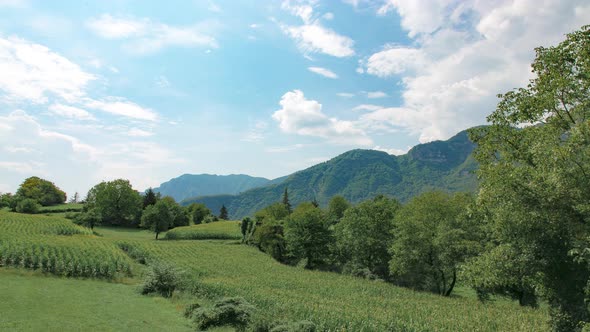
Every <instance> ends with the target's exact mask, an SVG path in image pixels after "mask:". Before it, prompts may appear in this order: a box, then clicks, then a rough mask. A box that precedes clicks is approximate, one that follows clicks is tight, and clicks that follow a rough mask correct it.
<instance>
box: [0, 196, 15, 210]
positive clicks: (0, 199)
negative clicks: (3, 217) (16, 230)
mask: <svg viewBox="0 0 590 332" xmlns="http://www.w3.org/2000/svg"><path fill="white" fill-rule="evenodd" d="M12 200H13V196H12V194H11V193H4V194H1V195H0V209H2V208H5V207H11V205H12Z"/></svg>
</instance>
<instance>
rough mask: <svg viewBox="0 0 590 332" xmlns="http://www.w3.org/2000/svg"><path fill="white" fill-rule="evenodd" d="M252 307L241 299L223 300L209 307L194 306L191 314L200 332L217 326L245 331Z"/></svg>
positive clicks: (250, 317)
mask: <svg viewBox="0 0 590 332" xmlns="http://www.w3.org/2000/svg"><path fill="white" fill-rule="evenodd" d="M253 312H254V306H252V305H251V304H249V303H248V302H246V300H244V299H243V298H240V297H234V298H224V299H222V300H220V301H218V302H217V303H215V304H214V305H213V306H211V307H199V306H195V308H194V310H193V311H192V313H191V314H189V315H187V316H189V317H192V318H193V321H194V322H195V324H196V325H197V328H198V329H200V330H206V329H209V328H211V327H217V326H232V327H234V328H235V329H236V330H237V331H245V330H246V327H247V326H248V324H250V322H251V321H252V314H253Z"/></svg>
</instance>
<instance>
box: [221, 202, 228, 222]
mask: <svg viewBox="0 0 590 332" xmlns="http://www.w3.org/2000/svg"><path fill="white" fill-rule="evenodd" d="M228 218H229V217H228V216H227V208H226V207H225V205H221V209H219V219H221V220H227V219H228Z"/></svg>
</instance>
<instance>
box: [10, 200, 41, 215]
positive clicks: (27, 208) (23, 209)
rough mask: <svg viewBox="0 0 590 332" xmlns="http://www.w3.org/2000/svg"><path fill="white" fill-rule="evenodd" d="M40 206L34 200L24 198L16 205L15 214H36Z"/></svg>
mask: <svg viewBox="0 0 590 332" xmlns="http://www.w3.org/2000/svg"><path fill="white" fill-rule="evenodd" d="M40 208H41V205H40V204H39V203H37V201H36V200H34V199H31V198H25V199H23V200H21V201H20V202H18V203H17V204H16V212H19V213H31V214H33V213H37V212H39V209H40Z"/></svg>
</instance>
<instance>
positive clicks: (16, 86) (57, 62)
mask: <svg viewBox="0 0 590 332" xmlns="http://www.w3.org/2000/svg"><path fill="white" fill-rule="evenodd" d="M0 73H2V75H0V90H2V91H4V92H5V96H4V99H6V100H7V101H18V102H22V101H26V102H29V103H35V104H43V103H46V102H47V101H48V98H50V97H53V96H57V97H60V98H62V99H65V100H66V101H73V100H76V99H77V98H79V97H81V96H83V95H84V89H85V87H86V86H87V85H88V83H89V82H90V81H92V80H94V79H96V77H95V76H94V75H92V74H89V73H86V72H84V71H83V70H82V69H81V68H80V67H79V66H78V65H76V64H75V63H72V62H70V61H69V60H68V59H66V58H64V57H62V56H61V55H59V54H57V53H54V52H52V51H51V50H49V49H48V48H47V47H45V46H43V45H39V44H35V43H31V42H28V41H26V40H24V39H20V38H14V37H10V38H7V39H5V38H0Z"/></svg>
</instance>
